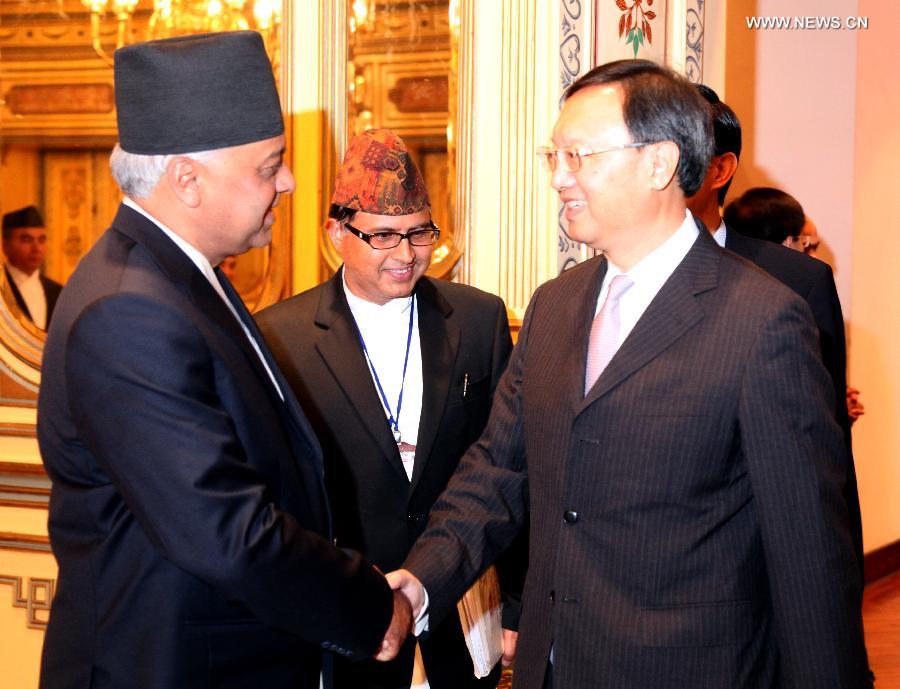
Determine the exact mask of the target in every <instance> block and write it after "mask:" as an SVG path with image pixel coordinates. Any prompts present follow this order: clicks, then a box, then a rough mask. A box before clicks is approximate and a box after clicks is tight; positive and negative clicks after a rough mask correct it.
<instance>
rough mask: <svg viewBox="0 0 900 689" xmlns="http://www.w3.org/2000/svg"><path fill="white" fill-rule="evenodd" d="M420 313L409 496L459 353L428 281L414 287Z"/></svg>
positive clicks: (446, 310) (443, 306) (455, 333)
mask: <svg viewBox="0 0 900 689" xmlns="http://www.w3.org/2000/svg"><path fill="white" fill-rule="evenodd" d="M416 301H417V302H418V309H419V342H420V344H421V349H422V416H421V418H420V419H419V437H418V439H417V440H416V461H415V464H414V465H413V475H412V481H411V485H410V494H411V493H412V491H414V490H415V489H416V485H417V484H418V482H419V479H420V478H421V477H422V474H423V473H424V471H425V465H426V464H427V462H428V457H429V456H430V455H431V448H432V447H433V446H434V440H435V436H436V435H437V432H438V427H439V426H440V422H441V418H442V417H443V415H444V407H445V405H446V404H447V399H448V396H449V394H450V383H451V375H452V373H453V364H454V363H455V361H456V356H457V353H458V351H459V338H460V333H459V328H457V327H456V326H455V325H450V323H449V321H448V320H447V319H448V317H449V316H450V314H451V312H452V310H453V309H452V307H451V306H450V304H448V303H447V302H446V301H445V300H444V299H443V297H441V295H440V294H439V293H438V291H437V290H436V289H435V288H434V285H433V284H432V283H431V281H430V280H429V279H428V278H424V277H423V278H422V279H421V280H419V284H418V285H417V286H416Z"/></svg>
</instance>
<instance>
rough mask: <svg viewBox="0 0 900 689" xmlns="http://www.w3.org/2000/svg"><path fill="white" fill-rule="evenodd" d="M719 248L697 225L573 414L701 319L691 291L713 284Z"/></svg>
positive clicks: (651, 358)
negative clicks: (694, 234) (687, 248)
mask: <svg viewBox="0 0 900 689" xmlns="http://www.w3.org/2000/svg"><path fill="white" fill-rule="evenodd" d="M721 252H722V250H721V249H720V248H719V246H718V245H717V244H716V243H715V240H713V238H712V237H711V236H710V234H709V233H708V232H707V231H705V230H701V231H700V233H699V235H698V237H697V240H696V241H695V242H694V245H693V246H692V247H691V249H690V251H688V253H687V255H686V256H685V257H684V259H683V260H682V261H681V263H680V264H679V265H678V267H677V268H676V269H675V272H673V273H672V275H671V276H670V277H669V279H668V280H667V281H666V282H665V284H663V286H662V288H661V289H660V290H659V292H658V293H657V294H656V296H655V297H654V298H653V301H651V302H650V305H649V306H648V307H647V310H646V311H644V313H643V315H642V316H641V317H640V318H639V319H638V322H637V324H636V325H635V326H634V329H633V330H632V331H631V333H630V334H629V335H628V337H627V338H625V341H624V342H623V343H622V346H621V347H620V348H619V351H617V352H616V354H615V356H613V358H612V360H611V361H610V362H609V365H608V366H607V367H606V369H605V370H604V371H603V373H602V374H601V375H600V378H598V379H597V383H596V384H595V385H594V387H593V388H591V390H590V392H589V393H588V395H587V397H585V398H584V399H583V400H582V401H581V403H580V404H579V405H578V407H577V408H576V414H580V413H581V412H582V411H584V409H586V408H587V407H588V406H590V405H591V404H593V403H594V402H595V401H596V400H598V399H599V398H600V397H602V396H603V395H605V394H606V393H607V392H609V391H610V390H612V389H613V388H614V387H615V386H617V385H618V384H619V383H621V382H622V381H624V380H625V379H626V378H628V377H629V376H631V375H632V374H633V373H635V372H636V371H638V370H639V369H641V368H642V367H644V366H646V365H647V364H648V363H649V362H651V361H653V359H655V358H656V357H657V356H659V355H660V354H661V353H662V352H664V351H665V350H666V349H668V348H669V347H670V346H671V345H672V343H674V342H675V341H676V340H678V339H679V338H680V337H681V336H682V335H684V334H685V333H686V332H687V331H688V330H690V329H691V328H692V327H693V326H694V325H696V324H697V323H698V322H700V321H701V320H702V319H703V315H704V314H703V309H702V307H701V306H700V304H699V303H698V301H697V298H696V295H697V294H700V293H701V292H705V291H707V290H709V289H713V288H715V286H716V284H717V282H718V268H719V260H720V259H721ZM585 354H586V351H585ZM582 361H584V360H582Z"/></svg>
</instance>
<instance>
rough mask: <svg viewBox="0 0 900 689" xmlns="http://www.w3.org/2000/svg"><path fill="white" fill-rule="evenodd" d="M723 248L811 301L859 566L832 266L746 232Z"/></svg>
mask: <svg viewBox="0 0 900 689" xmlns="http://www.w3.org/2000/svg"><path fill="white" fill-rule="evenodd" d="M725 248H726V249H729V250H730V251H733V252H734V253H736V254H738V255H739V256H743V257H744V258H746V259H747V260H749V261H752V262H753V263H755V264H756V265H758V266H759V267H760V268H762V269H763V270H764V271H766V272H767V273H768V274H769V275H771V276H772V277H774V278H775V279H776V280H778V281H779V282H782V283H784V284H785V285H787V286H788V287H790V288H791V289H792V290H794V292H796V293H797V294H799V295H800V296H801V297H803V299H804V300H805V301H806V303H807V304H809V308H810V309H811V310H812V313H813V318H814V319H815V321H816V326H817V327H818V329H819V345H820V347H821V353H822V363H824V364H825V368H826V369H827V370H828V374H829V375H830V376H831V381H832V383H833V384H834V399H835V405H834V413H835V417H836V418H837V422H838V425H840V427H841V430H842V431H843V432H844V439H845V441H846V444H847V456H848V458H849V460H850V464H849V468H848V472H847V484H846V485H845V486H844V498H845V499H846V500H847V507H848V509H849V510H850V520H851V524H850V526H851V532H852V534H853V543H854V548H855V550H856V556H857V559H858V560H859V566H860V568H862V566H863V542H862V519H861V517H860V509H859V492H858V490H857V487H856V468H855V466H854V463H853V448H852V444H851V442H850V416H849V415H848V414H847V345H846V340H845V338H844V314H843V313H842V312H841V302H840V299H839V298H838V293H837V288H836V287H835V284H834V276H833V275H832V273H831V266H829V265H828V264H827V263H825V262H824V261H820V260H818V259H816V258H813V257H812V256H807V255H806V254H804V253H801V252H799V251H794V250H793V249H789V248H787V247H784V246H781V245H780V244H775V243H774V242H766V241H763V240H761V239H754V238H752V237H745V236H744V235H742V234H740V233H739V232H735V231H733V230H728V229H727V231H726V234H725Z"/></svg>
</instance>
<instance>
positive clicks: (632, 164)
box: [389, 60, 871, 689]
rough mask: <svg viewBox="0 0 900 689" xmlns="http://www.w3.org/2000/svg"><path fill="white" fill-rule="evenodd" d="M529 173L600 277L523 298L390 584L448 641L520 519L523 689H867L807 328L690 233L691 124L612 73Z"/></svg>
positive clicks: (784, 292)
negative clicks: (461, 443)
mask: <svg viewBox="0 0 900 689" xmlns="http://www.w3.org/2000/svg"><path fill="white" fill-rule="evenodd" d="M542 153H543V154H544V157H545V160H546V161H547V163H548V166H549V167H550V169H551V170H553V176H552V184H553V187H554V188H555V189H556V190H557V191H558V192H559V195H560V199H561V201H562V202H563V204H564V207H565V213H566V217H567V219H568V221H569V234H570V235H571V236H572V237H573V238H574V239H576V240H578V241H581V242H584V243H586V244H587V245H589V246H591V247H593V248H595V249H599V250H602V251H603V252H604V256H603V257H599V258H595V259H593V260H590V261H587V262H585V263H583V264H581V265H579V266H576V267H575V268H573V269H571V270H569V271H567V272H566V273H564V274H563V275H561V276H559V277H558V278H556V279H555V280H551V281H550V282H548V283H546V284H545V285H543V286H542V287H541V288H539V289H538V290H537V291H536V292H535V294H534V296H533V298H532V300H531V304H530V305H529V307H528V311H527V313H526V315H525V320H524V323H523V327H522V331H521V333H520V335H519V340H518V344H517V346H516V349H515V350H514V352H513V355H512V359H511V360H510V364H509V368H508V369H507V371H506V373H505V374H504V376H503V378H502V379H501V381H500V384H499V386H498V388H497V392H496V393H495V397H494V405H493V408H492V411H491V417H490V421H489V422H488V426H487V429H486V430H485V433H484V435H483V436H482V437H481V438H480V439H479V440H478V441H477V442H476V444H475V445H473V447H472V448H471V449H470V450H469V452H468V453H467V455H466V456H465V457H464V458H463V460H462V462H461V463H460V466H459V469H458V471H457V473H456V475H455V476H454V477H453V479H452V480H451V482H450V484H449V486H448V488H447V490H446V491H445V492H444V494H443V496H442V498H441V499H440V500H439V502H438V503H437V504H436V505H435V506H434V508H433V509H432V512H431V518H430V520H429V525H428V529H427V530H426V532H425V534H424V535H423V536H422V538H421V539H420V540H419V541H418V543H417V545H416V546H415V547H414V549H413V551H412V552H411V554H410V556H409V558H408V559H407V561H406V563H405V566H406V568H407V569H406V570H400V571H399V572H395V573H392V574H391V575H389V581H391V582H392V585H393V586H395V587H399V588H401V589H402V590H403V591H404V592H405V593H406V594H407V595H408V596H409V597H410V599H411V602H412V603H413V607H414V609H415V610H417V611H422V612H423V613H424V614H427V615H428V616H429V617H430V618H433V619H437V618H440V617H441V616H443V615H445V614H448V613H449V612H451V611H452V608H453V605H454V603H455V601H456V600H457V598H458V597H459V595H460V593H461V592H462V591H463V590H465V588H466V586H468V585H469V584H470V583H471V582H472V581H473V580H474V579H475V577H476V576H477V575H478V573H479V572H480V571H481V570H483V569H484V568H485V567H486V566H487V565H488V564H489V563H490V562H491V561H492V560H493V559H494V558H495V557H496V555H497V554H498V553H500V552H501V551H502V550H503V548H504V547H506V545H508V543H509V542H510V541H511V540H512V538H513V537H514V536H515V534H516V532H517V530H518V527H519V525H520V524H521V523H522V521H523V520H524V519H525V516H526V515H527V514H530V517H531V531H530V560H529V570H528V577H527V580H526V584H525V592H524V597H523V603H522V618H521V624H520V628H519V629H520V636H519V649H518V655H517V668H516V673H515V679H514V686H515V687H516V688H517V689H540V688H541V687H542V686H545V687H546V686H551V685H552V686H554V687H556V689H588V688H590V689H597V688H600V689H675V688H678V689H776V688H780V687H803V688H804V689H818V688H821V689H825V688H826V687H827V688H828V689H834V688H843V689H851V688H853V689H856V688H862V687H871V680H870V678H869V675H868V663H867V660H866V651H865V645H864V641H863V633H862V621H861V615H860V588H861V586H862V581H861V578H860V575H859V569H858V567H857V566H856V561H855V557H854V552H853V540H852V538H851V533H850V529H849V527H848V513H847V505H846V503H845V501H844V500H843V499H842V497H841V488H842V486H843V484H844V482H845V479H846V476H845V474H846V468H847V463H846V459H845V456H844V453H845V452H846V448H845V445H844V443H843V442H842V437H841V431H840V428H839V427H838V425H837V423H835V420H834V414H833V410H832V409H831V408H830V406H829V403H828V402H826V400H829V399H830V398H829V394H828V387H829V385H830V381H829V378H828V374H827V373H826V371H825V369H824V367H823V366H822V363H821V360H820V358H819V355H818V343H817V340H816V333H815V326H814V323H813V319H812V315H811V313H810V310H809V307H808V306H807V305H806V303H805V302H804V301H803V300H802V299H801V298H800V297H798V296H797V295H796V294H794V293H793V292H792V291H791V290H790V289H788V288H787V287H785V286H784V285H782V284H781V283H779V282H778V281H776V280H774V279H772V278H771V277H770V276H768V275H766V274H765V273H763V272H762V271H760V270H758V269H756V268H754V267H753V266H752V265H751V264H749V263H748V262H746V261H744V260H743V259H741V258H739V257H737V256H736V255H734V254H732V253H730V252H727V251H725V250H723V249H721V248H720V247H719V246H718V245H717V244H716V243H715V242H714V241H713V239H712V237H711V236H710V235H709V233H708V232H706V231H705V230H703V229H702V227H698V225H697V224H695V221H694V219H693V217H692V216H691V215H690V213H688V212H687V211H686V208H685V197H686V196H690V195H691V194H693V193H694V192H695V191H696V190H697V188H698V187H699V186H700V184H701V182H702V180H703V177H704V173H705V171H706V168H707V165H708V163H709V160H710V156H711V153H712V132H711V127H710V121H709V114H708V111H707V108H706V105H705V103H704V102H703V101H702V99H700V97H699V95H698V94H697V93H696V91H695V90H694V88H693V87H692V86H691V85H690V84H689V83H687V82H686V81H685V80H684V79H681V78H680V77H677V76H675V75H674V74H673V73H672V72H670V71H669V70H667V69H665V68H663V67H660V66H658V65H656V64H654V63H651V62H647V61H642V60H628V61H622V62H616V63H610V64H607V65H603V66H601V67H598V68H596V69H594V70H592V71H591V72H589V73H588V74H587V75H585V76H584V77H582V78H581V79H580V80H579V81H578V82H576V83H575V84H573V85H572V86H571V87H570V88H569V90H568V91H567V93H566V100H565V104H564V106H563V108H562V110H561V112H560V116H559V120H558V122H557V124H556V127H555V129H554V133H553V146H552V147H550V148H549V149H544V150H543V151H542ZM614 282H615V283H617V286H616V287H615V289H610V285H611V284H612V283H614ZM623 286H624V287H623ZM608 295H613V296H610V297H609V299H610V300H611V304H612V306H608V305H607V304H606V303H605V302H606V301H607V297H608ZM612 314H615V316H614V317H613V315H612ZM598 343H599V344H598ZM610 349H613V350H614V354H612V353H611V352H610ZM604 354H606V355H607V356H609V355H610V354H611V359H609V361H608V364H607V365H606V367H605V369H603V370H602V371H601V372H600V373H599V377H597V379H596V380H593V376H594V375H595V372H594V370H595V368H596V367H595V366H594V365H593V364H594V362H596V361H597V360H599V359H602V355H604ZM588 362H590V365H588ZM423 584H424V588H423ZM425 591H427V603H425V601H424V598H425ZM425 605H427V608H426V607H424V606H425Z"/></svg>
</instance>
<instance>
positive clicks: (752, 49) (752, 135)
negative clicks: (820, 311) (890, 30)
mask: <svg viewBox="0 0 900 689" xmlns="http://www.w3.org/2000/svg"><path fill="white" fill-rule="evenodd" d="M857 5H858V3H857V2H855V1H851V2H848V1H847V0H792V2H790V3H785V2H783V1H782V0H730V1H729V3H728V22H727V66H726V77H725V78H726V81H725V91H726V93H725V97H724V98H725V100H726V101H727V102H728V103H729V104H730V105H731V106H732V107H733V108H734V109H735V111H736V112H737V113H738V116H739V117H740V118H741V120H742V122H743V123H744V136H745V139H744V155H743V156H742V159H741V165H740V168H739V169H738V174H737V177H736V179H735V182H734V185H733V191H732V192H731V193H730V194H729V196H730V198H734V197H736V196H737V195H739V194H740V193H741V192H742V191H744V190H745V189H747V188H749V187H755V186H773V187H778V188H780V189H784V190H785V191H787V192H788V193H790V194H792V195H793V196H795V197H796V198H797V200H799V201H800V203H801V204H803V208H804V210H805V211H806V213H807V215H809V216H810V217H811V218H813V220H815V222H816V224H817V225H818V227H819V234H820V236H821V238H822V240H823V243H824V249H825V250H824V252H823V253H822V254H821V255H820V258H823V259H824V260H827V261H828V262H829V263H831V264H832V266H833V267H834V268H835V279H836V282H837V286H838V292H839V294H840V296H841V302H842V304H843V307H844V312H845V316H846V317H848V318H849V316H850V312H851V310H852V309H851V303H850V281H851V264H852V261H851V248H852V222H853V165H854V135H855V132H854V121H855V104H854V94H855V92H856V71H857V70H856V51H857V40H858V35H859V34H860V33H861V32H860V31H853V30H848V29H838V30H835V29H790V30H784V29H782V30H776V29H768V30H765V29H750V28H748V26H747V21H746V18H747V17H748V16H749V17H765V16H789V17H791V18H793V17H795V16H800V17H806V16H811V17H831V16H836V17H839V18H840V19H841V22H842V23H843V22H844V20H845V18H846V17H847V16H849V15H854V16H856V15H858V14H861V13H860V12H859V11H858V7H857Z"/></svg>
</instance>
